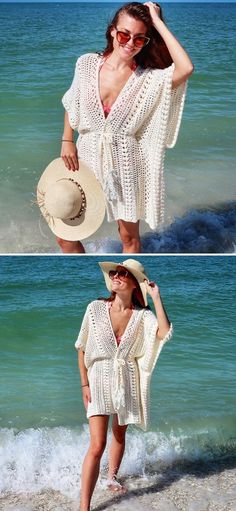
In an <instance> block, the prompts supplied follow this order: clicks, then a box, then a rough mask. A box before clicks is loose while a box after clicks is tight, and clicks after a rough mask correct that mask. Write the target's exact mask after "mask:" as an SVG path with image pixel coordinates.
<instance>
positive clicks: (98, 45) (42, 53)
mask: <svg viewBox="0 0 236 511" xmlns="http://www.w3.org/2000/svg"><path fill="white" fill-rule="evenodd" d="M119 5H120V4H118V3H115V2H114V3H111V4H110V3H96V4H93V3H78V4H76V3H69V2H68V3H67V2H66V3H60V2H58V3H51V4H50V3H48V4H47V3H42V4H40V3H34V4H29V3H25V4H22V3H21V4H4V3H1V4H0V23H1V33H0V43H1V44H0V47H1V50H0V52H1V62H2V73H1V102H2V105H1V113H0V116H1V126H0V144H1V149H0V150H1V164H0V178H1V188H0V251H1V253H4V252H5V253H9V252H12V253H22V252H23V253H26V252H29V253H36V252H41V253H45V252H49V253H50V252H59V248H58V247H57V245H56V244H55V241H54V237H53V235H52V234H51V232H49V230H48V228H47V226H46V224H45V222H44V220H43V219H42V218H41V217H40V214H39V210H38V208H37V206H36V205H35V204H33V203H32V202H33V201H34V200H35V189H36V186H37V182H38V180H39V177H40V175H41V173H42V171H43V170H44V169H45V167H46V166H47V164H48V163H49V162H50V161H51V160H52V159H54V158H55V157H57V156H59V154H60V139H61V133H62V124H63V109H62V105H61V97H62V95H63V93H64V92H65V90H66V89H67V88H68V86H69V84H70V82H71V79H72V76H73V72H74V65H75V62H76V59H77V57H78V56H79V55H81V54H83V53H86V52H89V51H99V50H102V49H103V48H104V32H105V28H106V25H107V21H108V20H109V19H110V18H111V16H112V14H113V13H114V11H115V10H116V8H117V7H118V6H119ZM164 15H165V20H166V23H167V24H168V26H169V27H170V29H171V30H172V31H173V32H174V33H175V35H176V36H177V37H178V38H179V40H180V41H181V43H182V44H183V45H184V46H185V47H186V49H187V51H188V52H189V54H190V56H191V58H192V60H193V62H194V65H195V73H194V75H193V76H192V77H191V79H190V80H189V86H188V95H187V101H186V105H185V110H184V117H183V122H182V126H181V131H180V135H179V139H178V142H177V145H176V147H175V148H174V149H172V150H169V151H167V157H166V224H165V228H164V230H163V232H161V233H152V232H151V233H150V232H149V228H148V226H147V225H144V224H142V229H141V232H142V234H144V233H147V234H145V235H144V236H143V252H146V253H147V252H150V251H151V253H156V252H162V253H163V252H168V253H176V252H186V253H187V252H191V253H193V252H199V253H209V252H211V253H221V252H233V251H234V250H235V240H236V233H235V223H236V207H235V189H236V177H235V176H236V174H235V135H236V133H235V131H236V130H235V121H234V119H235V103H234V91H235V71H234V61H235V49H234V48H235V44H234V42H235V22H236V5H235V3H234V4H233V3H223V4H217V5H215V4H214V3H207V2H206V3H205V2H204V3H200V4H197V3H195V4H194V3H172V4H171V3H165V4H164ZM231 63H232V65H231ZM146 236H147V237H146ZM85 246H86V250H87V251H88V252H90V253H94V252H100V253H102V252H103V253H105V252H116V251H117V252H119V251H120V250H121V246H120V243H119V241H118V234H117V229H116V224H115V223H112V224H107V222H106V221H105V222H104V224H103V226H102V227H101V228H100V230H99V231H98V232H97V233H96V234H95V235H94V236H93V237H91V238H89V239H88V240H86V243H85Z"/></svg>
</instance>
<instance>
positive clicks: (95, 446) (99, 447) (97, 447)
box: [90, 439, 106, 459]
mask: <svg viewBox="0 0 236 511" xmlns="http://www.w3.org/2000/svg"><path fill="white" fill-rule="evenodd" d="M105 448H106V439H103V440H99V441H96V442H92V443H91V445H90V452H91V454H92V455H93V457H94V458H99V459H100V458H101V457H102V455H103V453H104V451H105Z"/></svg>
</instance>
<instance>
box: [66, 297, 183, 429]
mask: <svg viewBox="0 0 236 511" xmlns="http://www.w3.org/2000/svg"><path fill="white" fill-rule="evenodd" d="M157 327H158V323H157V319H156V316H155V315H154V314H153V313H152V311H151V310H147V309H138V308H135V309H134V310H133V313H132V315H131V317H130V319H129V322H128V324H127V327H126V329H125V332H124V334H123V335H122V336H121V342H120V344H119V346H117V342H116V338H115V334H114V331H113V329H112V325H111V320H110V314H109V304H108V302H105V301H101V300H95V301H93V302H91V303H90V304H89V305H88V307H87V310H86V313H85V315H84V318H83V321H82V325H81V329H80V332H79V336H78V339H77V341H76V343H75V347H76V349H80V348H82V349H83V351H84V352H85V355H84V362H85V366H86V368H87V370H88V380H89V386H90V391H91V402H90V403H89V404H88V409H87V417H91V416H92V415H100V414H101V415H110V414H114V413H117V415H118V422H119V424H120V425H124V424H136V426H139V427H140V428H142V429H143V430H146V429H147V426H148V420H149V408H150V407H149V401H150V396H149V393H150V379H151V374H152V371H153V369H154V367H155V364H156V361H157V359H158V357H159V355H160V352H161V350H162V348H163V346H164V344H165V343H166V342H167V341H168V340H169V339H170V338H171V336H172V331H173V329H172V325H171V327H170V329H169V332H168V333H167V335H166V336H165V338H164V339H162V340H161V341H160V340H159V339H158V338H157V335H156V334H157Z"/></svg>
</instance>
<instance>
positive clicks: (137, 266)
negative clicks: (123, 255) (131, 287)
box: [122, 259, 145, 273]
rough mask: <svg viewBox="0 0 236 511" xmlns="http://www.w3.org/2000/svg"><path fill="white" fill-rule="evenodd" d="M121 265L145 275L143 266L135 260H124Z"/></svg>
mask: <svg viewBox="0 0 236 511" xmlns="http://www.w3.org/2000/svg"><path fill="white" fill-rule="evenodd" d="M122 265H123V266H127V267H129V268H130V269H131V270H135V271H138V272H140V273H145V270H144V267H143V265H142V264H141V263H140V262H139V261H136V259H126V260H125V261H123V263H122Z"/></svg>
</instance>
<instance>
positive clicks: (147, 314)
mask: <svg viewBox="0 0 236 511" xmlns="http://www.w3.org/2000/svg"><path fill="white" fill-rule="evenodd" d="M143 318H144V321H145V322H153V321H156V320H157V318H156V316H155V314H154V313H153V312H152V310H151V309H149V308H147V309H144V311H143Z"/></svg>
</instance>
